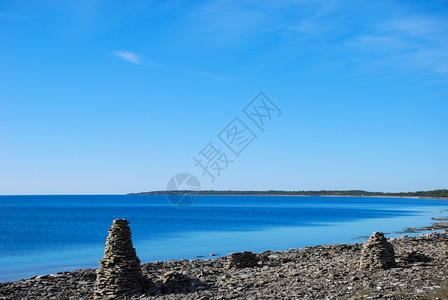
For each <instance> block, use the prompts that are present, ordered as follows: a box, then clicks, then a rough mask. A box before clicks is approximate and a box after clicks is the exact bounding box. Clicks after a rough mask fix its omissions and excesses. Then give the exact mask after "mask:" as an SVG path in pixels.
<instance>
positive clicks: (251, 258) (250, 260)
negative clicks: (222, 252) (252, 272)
mask: <svg viewBox="0 0 448 300" xmlns="http://www.w3.org/2000/svg"><path fill="white" fill-rule="evenodd" d="M257 263H258V259H257V255H256V254H255V253H253V252H250V251H244V252H236V253H230V254H229V255H227V261H226V263H225V267H226V268H227V269H243V268H252V267H255V266H257Z"/></svg>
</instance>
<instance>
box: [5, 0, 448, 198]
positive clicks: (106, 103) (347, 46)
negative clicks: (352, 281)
mask: <svg viewBox="0 0 448 300" xmlns="http://www.w3.org/2000/svg"><path fill="white" fill-rule="evenodd" d="M0 36H1V39H0V70H1V71H0V194H112V193H127V192H137V191H148V190H163V189H165V188H166V185H167V182H168V180H169V179H170V178H171V177H172V176H173V175H175V174H176V173H179V172H190V173H192V174H194V175H195V176H196V177H197V178H198V179H199V181H200V182H201V186H202V188H203V189H241V190H249V189H257V190H267V189H285V190H303V189H305V190H316V189H365V190H370V191H416V190H428V189H436V188H447V187H448V186H447V179H448V155H447V153H448V139H447V132H448V125H447V118H446V116H447V112H448V2H446V1H311V0H298V1H292V0H291V1H288V0H286V1H232V0H230V1H160V2H159V1H20V0H17V1H4V0H0ZM260 91H263V92H264V93H265V94H266V95H267V96H268V97H269V98H270V99H271V100H272V102H273V103H275V104H276V105H277V106H278V107H279V108H280V109H281V115H280V116H278V117H273V118H272V120H269V122H267V123H266V128H265V131H264V132H262V131H260V130H259V129H258V128H256V126H255V125H254V124H253V123H251V121H250V120H249V119H247V118H246V117H247V116H245V115H244V113H243V112H242V109H243V108H244V107H245V106H246V105H247V104H248V103H249V102H250V101H251V100H252V99H253V98H254V97H255V96H256V95H257V94H258V93H259V92H260ZM235 117H240V118H241V120H242V121H243V122H245V124H246V125H247V126H248V127H250V128H251V129H252V130H253V131H254V133H255V134H256V135H257V139H255V140H254V141H253V143H251V144H250V145H249V146H248V147H247V148H246V149H245V150H244V152H243V153H242V154H241V155H240V157H236V156H234V155H233V153H231V152H230V151H229V149H228V148H226V145H224V144H223V143H222V142H221V141H220V140H219V139H218V137H217V135H218V134H219V133H220V132H221V131H222V130H223V129H224V128H225V127H226V125H227V124H228V123H229V122H230V121H232V120H233V119H234V118H235ZM210 141H212V142H213V143H214V145H216V147H217V149H220V150H221V152H220V153H226V154H227V156H228V158H229V159H231V160H233V162H232V163H230V164H229V165H228V168H227V169H225V170H223V171H221V173H220V175H219V176H217V177H216V180H215V181H214V182H211V180H210V177H208V176H207V175H203V173H202V169H200V168H199V167H198V166H195V162H194V160H193V157H194V156H195V157H196V156H198V155H199V152H200V151H201V150H203V149H204V147H205V146H206V145H207V144H208V143H209V142H210ZM232 155H233V156H232Z"/></svg>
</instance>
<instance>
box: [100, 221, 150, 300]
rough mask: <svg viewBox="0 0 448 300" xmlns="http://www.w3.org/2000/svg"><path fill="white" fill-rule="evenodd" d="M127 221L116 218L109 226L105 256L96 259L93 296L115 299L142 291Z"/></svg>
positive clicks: (139, 273)
mask: <svg viewBox="0 0 448 300" xmlns="http://www.w3.org/2000/svg"><path fill="white" fill-rule="evenodd" d="M128 224H129V222H128V221H127V220H125V219H116V220H114V221H113V223H112V227H111V228H109V236H108V237H107V241H106V248H105V250H104V258H103V259H102V260H99V261H98V262H99V263H100V268H99V269H97V279H96V283H95V291H94V298H95V299H116V298H119V297H122V296H125V295H132V294H136V293H140V292H142V290H143V284H142V282H143V280H142V272H141V266H140V259H139V258H138V257H137V254H136V252H135V249H134V247H133V245H132V239H131V229H130V228H129V226H128Z"/></svg>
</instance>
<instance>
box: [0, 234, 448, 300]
mask: <svg viewBox="0 0 448 300" xmlns="http://www.w3.org/2000/svg"><path fill="white" fill-rule="evenodd" d="M388 242H389V243H390V244H391V245H392V246H393V248H394V253H395V257H396V266H395V267H391V268H388V269H374V270H370V269H369V270H362V269H360V268H359V266H360V260H361V255H362V251H363V250H362V248H363V245H362V244H360V243H358V244H340V245H322V246H314V247H304V248H301V249H289V250H285V251H264V252H261V253H254V255H255V258H256V260H257V264H256V266H252V267H243V268H230V269H228V268H226V265H227V264H228V260H227V259H228V257H218V258H213V259H204V260H170V261H165V262H153V263H146V264H143V265H141V271H142V274H143V278H144V280H145V282H148V285H150V286H149V287H148V289H147V291H146V294H144V295H143V294H140V295H135V296H129V297H124V298H123V299H341V298H342V299H421V298H429V299H435V298H437V297H438V298H440V299H447V298H448V295H447V292H446V291H447V287H448V286H447V285H445V282H448V232H447V231H442V232H434V233H431V234H424V235H421V236H418V237H407V236H402V237H399V238H390V239H388ZM240 256H241V255H240ZM95 278H96V276H95V271H94V270H93V269H86V270H77V271H74V272H62V273H58V274H52V275H44V276H38V277H32V278H29V279H25V280H20V281H15V282H7V283H0V300H6V299H8V300H9V299H27V300H31V299H92V298H93V294H94V283H95ZM441 287H442V288H445V290H443V289H440V288H441Z"/></svg>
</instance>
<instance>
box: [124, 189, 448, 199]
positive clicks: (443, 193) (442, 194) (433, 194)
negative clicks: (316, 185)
mask: <svg viewBox="0 0 448 300" xmlns="http://www.w3.org/2000/svg"><path fill="white" fill-rule="evenodd" d="M185 193H191V191H188V190H178V191H152V192H142V193H130V194H129V195H167V194H171V195H173V194H174V195H176V194H178V195H181V194H185ZM195 193H198V194H200V195H258V196H269V195H271V196H280V195H281V196H285V195H290V196H388V197H429V198H448V190H446V189H442V190H432V191H418V192H401V193H384V192H367V191H362V190H346V191H336V190H320V191H278V190H270V191H231V190H228V191H214V190H204V191H197V192H195Z"/></svg>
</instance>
